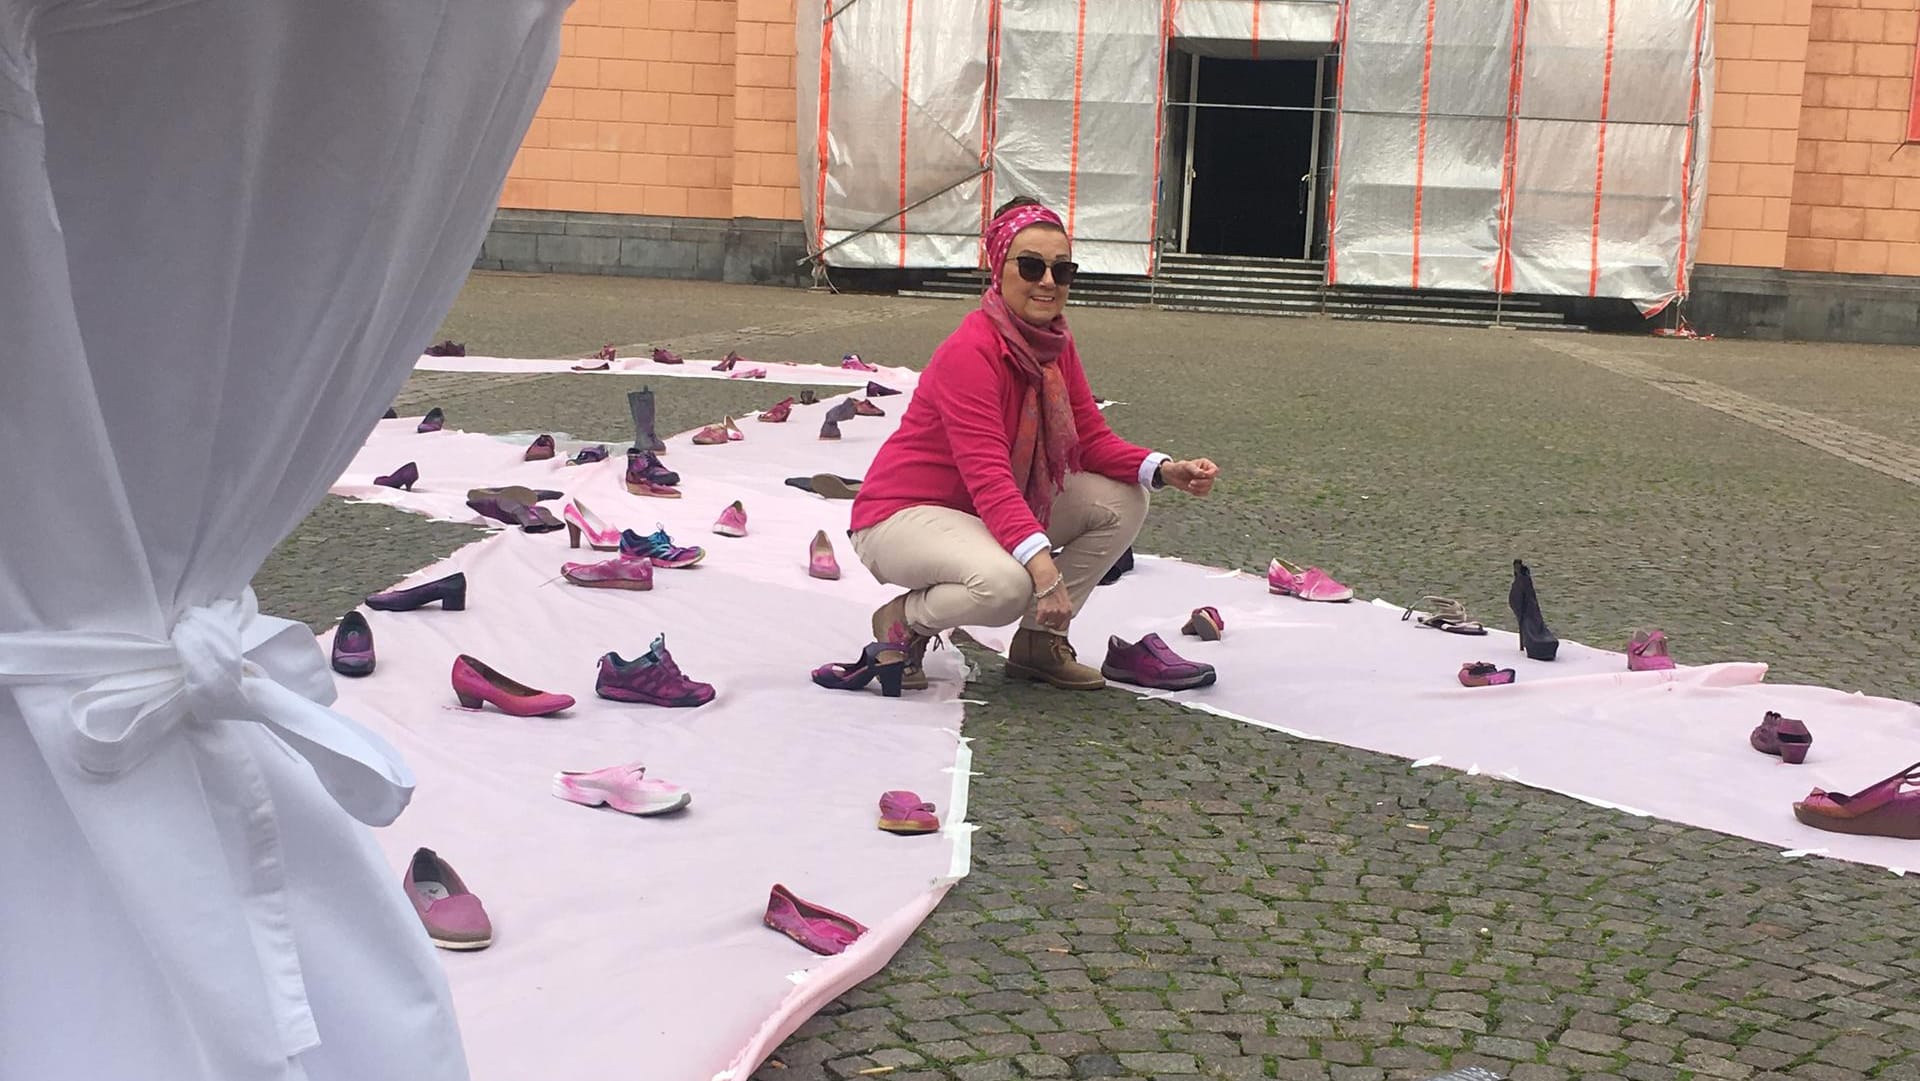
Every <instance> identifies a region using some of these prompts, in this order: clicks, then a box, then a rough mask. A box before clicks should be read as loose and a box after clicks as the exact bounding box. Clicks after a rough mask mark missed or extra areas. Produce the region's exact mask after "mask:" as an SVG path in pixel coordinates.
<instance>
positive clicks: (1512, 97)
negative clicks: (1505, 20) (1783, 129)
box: [1493, 0, 1704, 293]
mask: <svg viewBox="0 0 1920 1081" xmlns="http://www.w3.org/2000/svg"><path fill="white" fill-rule="evenodd" d="M1703 2H1704V0H1703ZM1526 38H1527V0H1513V44H1512V54H1511V56H1509V57H1508V60H1507V67H1508V71H1507V138H1506V147H1505V150H1504V160H1503V161H1502V162H1501V163H1500V236H1499V241H1500V252H1499V254H1498V255H1497V256H1495V257H1494V268H1493V282H1494V285H1493V287H1494V289H1495V291H1497V292H1501V293H1510V292H1512V291H1513V202H1514V199H1515V198H1517V195H1516V189H1517V187H1518V181H1517V179H1516V175H1515V174H1516V172H1517V170H1518V167H1519V160H1520V123H1519V120H1518V119H1517V118H1518V117H1519V115H1520V89H1521V87H1522V86H1523V85H1524V83H1525V82H1526V67H1527V65H1526Z"/></svg>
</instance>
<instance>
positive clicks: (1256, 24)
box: [1250, 0, 1260, 60]
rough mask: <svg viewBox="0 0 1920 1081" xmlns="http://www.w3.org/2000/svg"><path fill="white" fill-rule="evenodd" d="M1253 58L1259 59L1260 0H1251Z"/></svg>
mask: <svg viewBox="0 0 1920 1081" xmlns="http://www.w3.org/2000/svg"><path fill="white" fill-rule="evenodd" d="M1250 36H1251V37H1252V38H1253V58H1254V59H1255V60H1258V59H1260V0H1253V33H1252V34H1251V35H1250Z"/></svg>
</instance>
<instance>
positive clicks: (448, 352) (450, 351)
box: [427, 338, 467, 357]
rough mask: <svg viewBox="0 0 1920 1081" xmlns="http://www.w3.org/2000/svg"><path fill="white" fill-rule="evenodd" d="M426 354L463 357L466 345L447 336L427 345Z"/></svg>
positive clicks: (465, 352) (465, 353)
mask: <svg viewBox="0 0 1920 1081" xmlns="http://www.w3.org/2000/svg"><path fill="white" fill-rule="evenodd" d="M427 355H428V356H430V357H464V356H466V355H467V347H466V346H465V345H464V344H462V343H460V342H456V341H454V340H453V339H452V338H448V339H447V340H446V341H443V342H441V343H439V344H438V345H429V346H427Z"/></svg>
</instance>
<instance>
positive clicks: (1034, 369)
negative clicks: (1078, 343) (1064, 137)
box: [980, 203, 1080, 526]
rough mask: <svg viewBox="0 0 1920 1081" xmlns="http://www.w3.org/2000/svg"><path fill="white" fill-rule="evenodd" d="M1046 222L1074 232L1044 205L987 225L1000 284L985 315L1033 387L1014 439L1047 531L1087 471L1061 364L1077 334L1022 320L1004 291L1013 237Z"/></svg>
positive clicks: (1023, 482)
mask: <svg viewBox="0 0 1920 1081" xmlns="http://www.w3.org/2000/svg"><path fill="white" fill-rule="evenodd" d="M1043 224H1044V225H1052V226H1055V227H1056V228H1059V229H1061V230H1062V231H1063V232H1064V231H1065V229H1066V226H1065V225H1064V224H1063V223H1062V222H1061V221H1060V215H1058V214H1055V213H1054V212H1053V211H1051V210H1048V209H1047V208H1046V207H1044V206H1041V205H1039V204H1038V203H1027V204H1024V205H1021V206H1016V207H1013V208H1011V209H1009V210H1007V211H1006V212H1005V213H1003V214H1001V215H1000V216H999V217H996V218H994V219H993V221H992V222H990V223H989V224H988V225H987V232H986V242H987V259H988V261H989V266H988V272H989V273H990V274H992V275H993V284H992V285H991V286H989V287H988V288H987V291H986V292H985V293H983V294H982V295H981V297H980V310H981V311H983V312H985V313H986V316H987V319H988V320H990V321H991V322H992V323H993V326H994V329H995V330H998V331H999V332H1000V341H1001V344H1002V345H1004V346H1005V347H1006V357H1007V361H1008V363H1009V364H1011V365H1012V366H1013V369H1014V370H1015V371H1016V372H1018V373H1020V375H1021V376H1023V377H1024V378H1025V380H1026V383H1027V392H1026V397H1025V400H1024V401H1023V402H1022V404H1021V408H1020V420H1019V426H1018V427H1017V428H1016V429H1015V430H1014V435H1013V454H1012V459H1013V480H1014V483H1015V484H1018V485H1019V486H1020V491H1021V494H1023V495H1025V496H1026V498H1027V506H1028V507H1030V508H1032V510H1033V516H1034V517H1035V518H1037V519H1038V520H1039V522H1040V524H1041V525H1042V526H1045V525H1046V524H1047V519H1048V517H1049V516H1050V515H1051V513H1052V511H1053V497H1054V495H1055V494H1057V493H1058V492H1059V491H1060V489H1061V487H1062V486H1063V485H1064V484H1065V483H1066V479H1067V474H1068V473H1070V472H1073V471H1074V470H1077V469H1079V468H1080V460H1079V459H1080V434H1079V431H1078V430H1077V428H1076V427H1075V425H1074V422H1073V403H1072V401H1071V399H1070V398H1069V397H1068V394H1067V382H1066V379H1065V377H1064V376H1062V375H1061V374H1060V365H1059V364H1058V363H1056V361H1058V360H1059V359H1060V355H1061V354H1062V353H1064V352H1066V350H1067V347H1068V346H1070V345H1072V344H1073V335H1071V334H1070V333H1068V332H1067V321H1066V319H1065V317H1063V316H1058V315H1056V316H1054V317H1053V320H1052V321H1051V322H1049V323H1048V324H1047V325H1046V326H1043V327H1037V326H1034V325H1033V324H1032V323H1029V322H1027V321H1026V320H1025V319H1022V318H1020V317H1019V316H1017V315H1015V314H1014V313H1013V310H1012V309H1011V308H1009V307H1007V298H1006V296H1005V295H1004V294H1002V293H1001V291H1000V279H1001V277H1002V276H1004V275H1005V274H1006V271H1007V254H1008V252H1009V251H1010V250H1011V249H1012V248H1013V238H1014V237H1016V236H1018V235H1019V234H1020V230H1022V229H1025V228H1028V227H1029V226H1034V225H1043Z"/></svg>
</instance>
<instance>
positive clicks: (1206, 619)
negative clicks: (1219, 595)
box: [1180, 605, 1227, 642]
mask: <svg viewBox="0 0 1920 1081" xmlns="http://www.w3.org/2000/svg"><path fill="white" fill-rule="evenodd" d="M1226 630H1227V621H1226V620H1224V619H1221V618H1220V609H1218V608H1215V607H1213V606H1212V605H1207V606H1205V607H1203V608H1195V609H1194V610H1193V614H1192V615H1190V616H1188V617H1187V621H1186V622H1185V623H1183V624H1181V625H1180V633H1181V634H1191V635H1193V636H1194V637H1195V638H1198V639H1200V640H1201V641H1202V642H1218V641H1219V640H1220V636H1221V635H1222V634H1225V633H1226Z"/></svg>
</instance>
